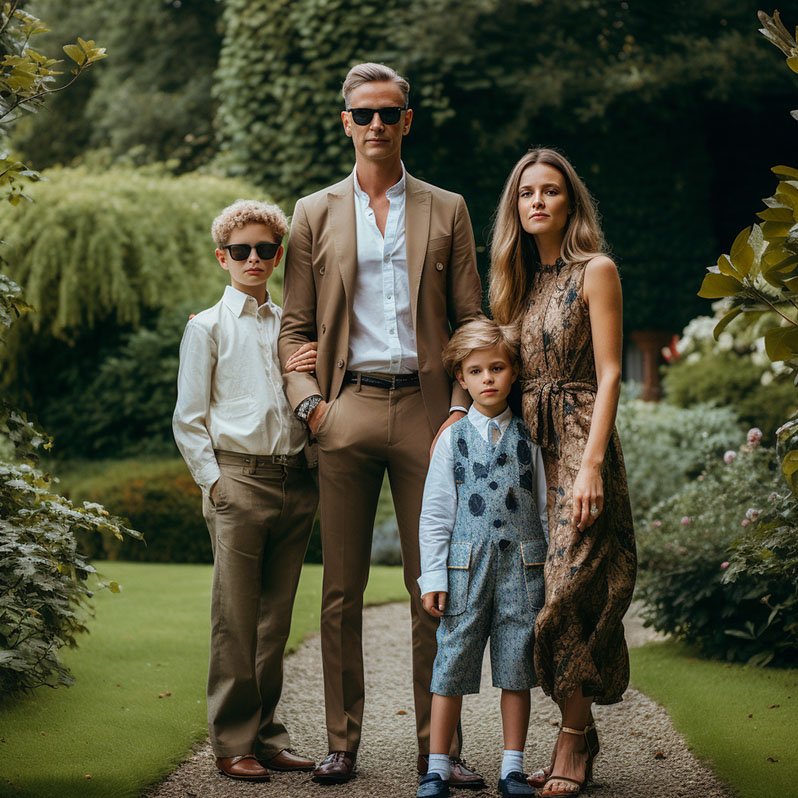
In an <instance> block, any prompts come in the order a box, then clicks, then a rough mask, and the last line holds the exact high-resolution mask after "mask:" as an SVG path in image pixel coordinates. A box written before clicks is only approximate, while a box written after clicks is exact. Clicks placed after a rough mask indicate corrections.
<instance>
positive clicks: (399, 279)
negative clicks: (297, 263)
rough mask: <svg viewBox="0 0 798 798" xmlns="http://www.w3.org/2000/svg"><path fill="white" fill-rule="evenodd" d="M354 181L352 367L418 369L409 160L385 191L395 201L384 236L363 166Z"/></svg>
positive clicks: (389, 370) (390, 370)
mask: <svg viewBox="0 0 798 798" xmlns="http://www.w3.org/2000/svg"><path fill="white" fill-rule="evenodd" d="M354 182H355V192H354V194H355V222H356V229H357V241H356V242H353V243H356V246H357V277H356V278H355V293H354V297H353V299H352V324H351V328H350V331H349V358H348V361H347V363H348V365H347V368H349V369H351V370H352V371H377V372H383V373H386V374H408V373H410V372H412V371H418V345H417V343H416V331H415V328H414V327H413V316H412V313H411V310H410V281H409V278H408V275H407V239H406V236H405V206H406V202H405V200H406V187H405V168H404V165H402V177H401V179H400V180H399V182H398V183H396V184H395V185H393V186H391V187H390V188H389V189H388V190H387V191H386V192H385V196H386V197H387V198H388V202H389V203H390V205H389V209H388V217H387V219H386V222H385V235H384V236H383V234H382V233H380V230H379V228H378V227H377V221H376V218H375V216H374V211H373V210H372V209H371V207H370V206H369V203H370V201H371V200H370V198H369V195H368V194H366V192H365V191H363V189H362V188H361V187H360V184H359V183H358V181H357V169H355V171H354Z"/></svg>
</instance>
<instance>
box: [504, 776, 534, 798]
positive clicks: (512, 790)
mask: <svg viewBox="0 0 798 798" xmlns="http://www.w3.org/2000/svg"><path fill="white" fill-rule="evenodd" d="M499 793H500V794H501V796H502V798H512V796H515V795H534V794H535V791H534V790H533V789H532V788H531V787H530V786H529V785H528V784H527V783H526V773H521V771H520V770H514V771H513V772H512V773H508V774H507V778H505V779H499Z"/></svg>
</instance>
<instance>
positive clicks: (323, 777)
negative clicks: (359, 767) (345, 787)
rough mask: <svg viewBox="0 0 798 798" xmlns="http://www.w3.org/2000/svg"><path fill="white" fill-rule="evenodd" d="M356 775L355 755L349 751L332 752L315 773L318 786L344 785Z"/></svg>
mask: <svg viewBox="0 0 798 798" xmlns="http://www.w3.org/2000/svg"><path fill="white" fill-rule="evenodd" d="M354 775H355V754H353V753H350V752H349V751H331V752H330V754H329V755H328V756H327V758H326V759H324V760H322V761H321V762H320V763H319V764H318V766H317V767H316V769H315V770H314V771H313V781H315V782H316V783H317V784H343V782H345V781H349V779H351V778H352V777H353V776H354Z"/></svg>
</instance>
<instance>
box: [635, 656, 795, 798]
mask: <svg viewBox="0 0 798 798" xmlns="http://www.w3.org/2000/svg"><path fill="white" fill-rule="evenodd" d="M631 659H632V682H633V684H634V686H635V687H637V688H638V689H639V690H641V691H642V692H644V693H645V694H646V695H648V696H650V697H651V698H653V699H654V700H656V701H658V702H659V703H660V704H662V705H663V706H664V707H666V708H667V710H668V712H669V714H670V716H671V719H672V720H673V723H674V726H676V728H677V729H678V731H679V732H681V733H682V734H683V735H684V736H685V738H686V739H687V741H688V743H689V744H690V748H691V749H692V751H693V752H694V753H695V754H697V755H698V756H699V757H701V758H702V759H706V760H708V761H709V762H710V764H711V765H712V767H713V769H714V771H715V773H716V774H717V775H718V776H719V777H720V778H721V779H723V780H724V781H726V782H728V783H729V784H731V785H732V786H733V787H734V788H735V789H736V790H737V792H738V793H739V794H740V796H741V797H742V798H773V797H774V796H777V795H784V796H787V795H798V786H796V785H798V670H796V669H775V668H753V667H747V666H743V665H730V664H726V663H723V662H711V661H707V660H702V659H698V658H696V657H695V656H693V653H692V651H691V650H690V649H689V648H688V647H687V646H685V645H682V644H679V643H674V642H666V643H650V644H649V645H647V646H644V647H643V648H638V649H632V651H631Z"/></svg>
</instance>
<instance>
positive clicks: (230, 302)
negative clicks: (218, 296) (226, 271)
mask: <svg viewBox="0 0 798 798" xmlns="http://www.w3.org/2000/svg"><path fill="white" fill-rule="evenodd" d="M248 299H252V300H253V301H252V302H250V303H249V305H250V306H252V307H254V305H255V304H256V302H257V300H255V298H254V297H251V296H250V295H249V294H245V293H244V292H243V291H239V290H238V289H237V288H233V286H232V285H228V286H225V289H224V295H223V296H222V302H224V304H225V305H227V307H228V308H230V310H231V311H232V312H233V313H234V314H235V316H236V317H238V318H241V314H242V313H243V312H244V309H245V308H246V307H247V300H248ZM260 307H261V308H265V307H267V308H268V309H269V310H271V311H272V312H273V311H274V307H275V305H274V303H273V302H272V298H271V294H269V292H268V291H266V301H265V302H264V303H263V304H262V305H261V306H260ZM258 310H260V308H255V311H254V312H256V313H257V311H258Z"/></svg>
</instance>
